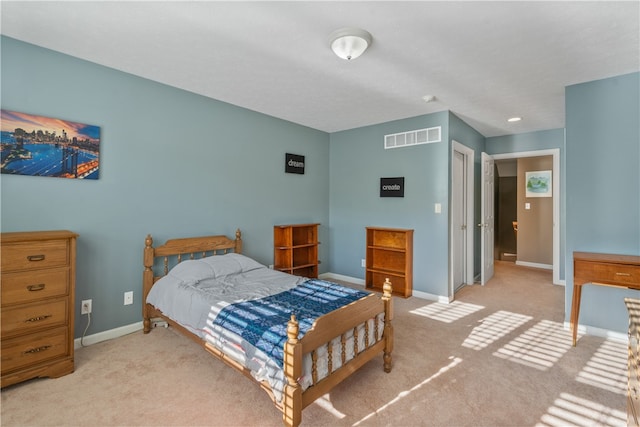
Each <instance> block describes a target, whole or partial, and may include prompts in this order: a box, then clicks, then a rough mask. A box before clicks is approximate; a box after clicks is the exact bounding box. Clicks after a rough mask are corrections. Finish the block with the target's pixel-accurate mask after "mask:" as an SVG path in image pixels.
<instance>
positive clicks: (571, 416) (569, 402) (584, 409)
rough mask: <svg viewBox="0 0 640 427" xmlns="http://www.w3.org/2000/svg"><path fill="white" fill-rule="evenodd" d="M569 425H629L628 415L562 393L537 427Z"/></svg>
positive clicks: (582, 426)
mask: <svg viewBox="0 0 640 427" xmlns="http://www.w3.org/2000/svg"><path fill="white" fill-rule="evenodd" d="M567 425H571V426H578V427H586V426H595V425H597V426H603V427H623V426H626V425H627V414H625V413H624V412H622V411H618V410H616V409H612V408H609V407H607V406H604V405H601V404H599V403H597V402H594V401H592V400H587V399H582V398H580V397H577V396H574V395H572V394H569V393H562V394H561V395H560V397H559V398H557V399H556V400H555V401H554V402H553V405H552V406H551V407H550V408H549V409H547V413H546V414H544V415H543V416H542V418H541V419H540V422H538V423H537V424H536V427H565V426H567Z"/></svg>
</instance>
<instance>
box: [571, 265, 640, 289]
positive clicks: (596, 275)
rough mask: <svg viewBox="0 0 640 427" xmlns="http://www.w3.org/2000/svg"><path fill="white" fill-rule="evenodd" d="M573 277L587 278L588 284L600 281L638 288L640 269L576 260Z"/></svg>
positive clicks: (630, 266) (631, 266)
mask: <svg viewBox="0 0 640 427" xmlns="http://www.w3.org/2000/svg"><path fill="white" fill-rule="evenodd" d="M574 276H575V277H578V278H582V277H588V278H589V281H590V282H598V281H602V282H605V283H608V282H614V283H619V284H630V285H637V286H640V267H638V266H633V265H625V264H614V263H612V264H608V263H595V262H589V261H580V260H576V261H575V264H574Z"/></svg>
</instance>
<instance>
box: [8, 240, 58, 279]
mask: <svg viewBox="0 0 640 427" xmlns="http://www.w3.org/2000/svg"><path fill="white" fill-rule="evenodd" d="M1 263H2V264H1V265H2V272H3V273H5V272H8V271H19V270H32V269H35V268H52V267H62V266H66V265H69V241H68V240H66V239H65V240H44V241H39V242H18V243H7V244H3V245H2V260H1Z"/></svg>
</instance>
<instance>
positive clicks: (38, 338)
mask: <svg viewBox="0 0 640 427" xmlns="http://www.w3.org/2000/svg"><path fill="white" fill-rule="evenodd" d="M68 347H69V341H68V328H66V327H60V328H55V329H51V330H47V331H43V332H36V333H33V334H29V335H24V336H21V337H18V338H13V339H7V340H2V357H1V361H2V374H3V375H4V374H5V373H7V372H10V371H12V370H15V369H20V368H24V367H27V366H32V365H34V364H37V363H41V362H46V361H49V360H52V359H55V358H59V357H64V356H66V355H67V354H68V351H69V349H68Z"/></svg>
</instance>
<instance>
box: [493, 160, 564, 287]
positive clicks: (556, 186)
mask: <svg viewBox="0 0 640 427" xmlns="http://www.w3.org/2000/svg"><path fill="white" fill-rule="evenodd" d="M490 156H491V157H492V158H493V159H494V160H505V159H519V158H524V157H541V156H552V157H553V174H552V176H553V179H552V183H551V185H552V192H553V195H552V198H553V284H554V285H564V283H563V281H561V280H560V149H559V148H550V149H546V150H533V151H520V152H515V153H504V154H492V155H490ZM565 271H566V268H565Z"/></svg>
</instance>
